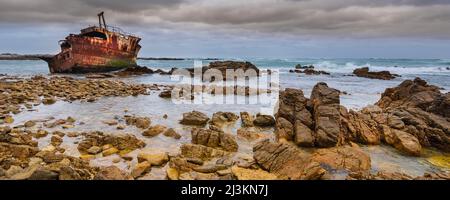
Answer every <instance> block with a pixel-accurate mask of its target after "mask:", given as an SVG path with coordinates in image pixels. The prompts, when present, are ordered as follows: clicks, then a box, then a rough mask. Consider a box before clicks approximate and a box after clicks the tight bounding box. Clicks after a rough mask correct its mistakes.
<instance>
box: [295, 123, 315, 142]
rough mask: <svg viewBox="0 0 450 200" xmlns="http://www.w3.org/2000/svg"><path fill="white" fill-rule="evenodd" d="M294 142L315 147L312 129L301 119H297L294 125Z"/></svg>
mask: <svg viewBox="0 0 450 200" xmlns="http://www.w3.org/2000/svg"><path fill="white" fill-rule="evenodd" d="M294 132H295V135H294V142H295V144H296V145H298V146H301V147H313V146H314V137H313V132H312V130H311V129H310V128H309V127H307V126H306V125H304V124H303V123H302V122H301V121H300V120H297V121H295V125H294Z"/></svg>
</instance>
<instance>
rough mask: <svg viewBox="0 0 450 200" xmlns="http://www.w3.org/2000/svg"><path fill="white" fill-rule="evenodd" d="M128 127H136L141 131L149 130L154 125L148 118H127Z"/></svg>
mask: <svg viewBox="0 0 450 200" xmlns="http://www.w3.org/2000/svg"><path fill="white" fill-rule="evenodd" d="M125 121H126V123H127V125H134V126H136V127H137V128H140V129H148V128H149V127H150V124H151V123H152V122H151V120H150V118H148V117H134V116H125Z"/></svg>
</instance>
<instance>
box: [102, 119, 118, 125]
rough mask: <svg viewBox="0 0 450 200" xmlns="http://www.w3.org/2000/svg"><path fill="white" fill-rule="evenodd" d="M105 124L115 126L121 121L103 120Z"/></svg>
mask: <svg viewBox="0 0 450 200" xmlns="http://www.w3.org/2000/svg"><path fill="white" fill-rule="evenodd" d="M103 123H104V124H107V125H109V126H115V125H117V124H118V123H119V122H117V121H116V120H107V121H103Z"/></svg>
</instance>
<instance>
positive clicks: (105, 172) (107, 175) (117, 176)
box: [94, 166, 133, 180]
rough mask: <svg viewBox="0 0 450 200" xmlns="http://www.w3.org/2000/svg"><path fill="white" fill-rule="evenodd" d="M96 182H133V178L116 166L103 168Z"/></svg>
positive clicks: (96, 176)
mask: <svg viewBox="0 0 450 200" xmlns="http://www.w3.org/2000/svg"><path fill="white" fill-rule="evenodd" d="M94 180H133V177H132V176H131V175H129V174H128V173H126V172H124V171H122V170H121V169H119V168H118V167H116V166H108V167H102V168H100V170H99V171H98V173H97V174H96V175H95V177H94Z"/></svg>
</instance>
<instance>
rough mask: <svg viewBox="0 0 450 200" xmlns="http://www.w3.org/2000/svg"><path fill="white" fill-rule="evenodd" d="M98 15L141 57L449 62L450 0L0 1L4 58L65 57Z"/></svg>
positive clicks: (0, 48)
mask: <svg viewBox="0 0 450 200" xmlns="http://www.w3.org/2000/svg"><path fill="white" fill-rule="evenodd" d="M100 11H104V12H105V17H106V22H107V24H108V25H114V26H118V27H121V28H122V29H124V30H125V31H127V32H131V33H133V34H135V35H138V36H140V37H142V41H141V46H142V50H141V52H140V56H141V57H197V58H200V57H201V58H206V57H214V58H216V57H217V58H247V57H252V58H450V0H245V1H243V0H128V1H124V0H0V53H1V52H12V53H21V54H34V53H50V54H55V53H58V51H59V46H58V41H59V40H62V39H64V38H65V36H67V35H68V34H69V33H78V32H79V30H80V29H81V28H85V27H87V26H88V25H94V24H96V23H98V19H97V13H99V12H100Z"/></svg>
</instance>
